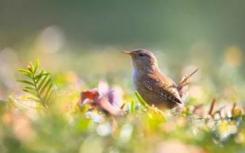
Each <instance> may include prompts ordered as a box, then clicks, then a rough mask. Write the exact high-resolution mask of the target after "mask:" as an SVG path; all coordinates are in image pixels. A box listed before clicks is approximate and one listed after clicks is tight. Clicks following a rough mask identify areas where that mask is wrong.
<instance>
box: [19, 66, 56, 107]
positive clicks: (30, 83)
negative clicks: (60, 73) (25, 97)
mask: <svg viewBox="0 0 245 153" xmlns="http://www.w3.org/2000/svg"><path fill="white" fill-rule="evenodd" d="M18 71H19V72H20V73H21V74H22V75H23V77H24V79H21V80H18V81H19V82H20V83H22V84H23V85H24V87H23V91H24V92H26V93H28V94H29V95H30V98H29V99H31V100H34V101H36V102H37V103H40V104H41V105H42V106H43V107H47V106H48V105H49V104H50V102H51V100H52V98H51V97H54V87H53V86H54V85H53V84H54V83H53V80H52V77H51V75H50V73H48V72H46V71H45V70H43V69H42V68H41V67H40V63H39V61H37V62H35V63H30V64H29V65H28V66H27V67H26V68H21V69H19V70H18Z"/></svg>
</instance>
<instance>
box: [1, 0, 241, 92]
mask: <svg viewBox="0 0 245 153" xmlns="http://www.w3.org/2000/svg"><path fill="white" fill-rule="evenodd" d="M244 8H245V1H243V0H234V1H230V0H222V1H221V0H217V1H213V0H206V1H202V0H187V1H177V0H161V1H160V0H155V1H148V0H140V1H129V0H123V1H121V0H105V1H101V0H93V1H85V0H74V1H64V0H53V1H48V0H42V1H38V0H34V1H33V0H0V58H1V60H2V62H1V63H0V64H1V65H2V67H1V68H0V71H1V73H2V74H1V75H0V80H1V82H0V83H1V86H2V89H13V88H15V86H14V85H12V84H13V83H11V81H9V80H14V79H15V77H16V73H15V69H16V68H18V67H20V65H25V64H26V63H28V61H32V60H33V59H36V58H39V59H40V61H41V63H43V65H44V66H45V67H46V68H48V69H49V70H51V71H52V72H54V73H62V72H66V71H70V72H76V73H77V74H78V75H79V77H81V78H82V79H83V80H85V81H87V82H91V80H94V79H95V78H96V79H98V78H102V79H107V80H110V81H114V82H117V83H120V84H124V85H125V84H130V83H128V82H130V81H129V78H130V71H131V68H130V60H129V58H128V57H126V56H125V55H122V54H121V53H120V51H123V50H125V49H134V48H148V49H150V50H152V51H154V53H155V54H156V55H157V57H158V59H159V63H160V67H161V69H162V70H163V71H164V72H166V73H168V74H170V76H171V77H173V78H174V79H175V80H178V79H179V78H180V76H181V75H183V73H184V72H183V69H185V68H186V67H189V69H191V68H193V67H199V68H200V74H201V76H202V79H200V80H199V82H200V81H204V80H205V79H210V78H211V79H210V80H211V83H213V84H215V88H224V86H226V85H227V84H228V85H236V84H237V85H239V86H243V84H244V83H241V82H240V81H243V80H244V79H242V78H243V77H244V76H245V69H243V67H244V60H243V59H244V47H245V46H244V41H245V35H244V30H243V29H244V27H245V20H243V19H244V18H245V9H244ZM185 73H186V72H185ZM223 77H226V78H227V79H225V80H222V79H221V78H223ZM123 80H126V81H125V82H124V81H123ZM6 82H7V83H6ZM8 82H10V83H8ZM9 84H10V85H9ZM224 84H225V85H224ZM127 87H128V86H127ZM6 91H8V90H6ZM2 92H3V91H2ZM0 95H1V94H0ZM2 95H5V94H2Z"/></svg>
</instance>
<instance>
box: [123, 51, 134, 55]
mask: <svg viewBox="0 0 245 153" xmlns="http://www.w3.org/2000/svg"><path fill="white" fill-rule="evenodd" d="M123 53H124V54H128V55H132V54H133V52H132V51H128V50H126V51H123Z"/></svg>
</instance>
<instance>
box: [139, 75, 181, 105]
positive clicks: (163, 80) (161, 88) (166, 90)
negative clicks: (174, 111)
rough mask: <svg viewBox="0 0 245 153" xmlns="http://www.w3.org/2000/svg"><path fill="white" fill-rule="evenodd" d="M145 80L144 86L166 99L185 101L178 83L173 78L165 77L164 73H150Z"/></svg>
mask: <svg viewBox="0 0 245 153" xmlns="http://www.w3.org/2000/svg"><path fill="white" fill-rule="evenodd" d="M159 76H160V77H159ZM143 80H144V81H143V85H144V87H145V88H146V89H147V90H149V91H152V92H156V93H157V94H158V95H159V96H160V97H161V98H162V99H163V100H164V101H169V102H175V103H179V104H182V103H183V102H182V100H181V98H180V96H179V93H178V90H177V88H176V87H175V86H176V85H175V83H174V82H173V81H172V80H171V79H168V78H167V77H163V75H150V76H148V77H147V78H146V79H143Z"/></svg>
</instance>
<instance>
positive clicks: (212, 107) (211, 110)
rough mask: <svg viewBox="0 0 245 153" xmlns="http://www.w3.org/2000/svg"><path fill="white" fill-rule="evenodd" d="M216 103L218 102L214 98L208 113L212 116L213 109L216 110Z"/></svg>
mask: <svg viewBox="0 0 245 153" xmlns="http://www.w3.org/2000/svg"><path fill="white" fill-rule="evenodd" d="M215 103H216V99H215V98H214V99H213V100H212V103H211V105H210V108H209V111H208V114H209V115H211V116H212V114H213V111H214V106H215Z"/></svg>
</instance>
